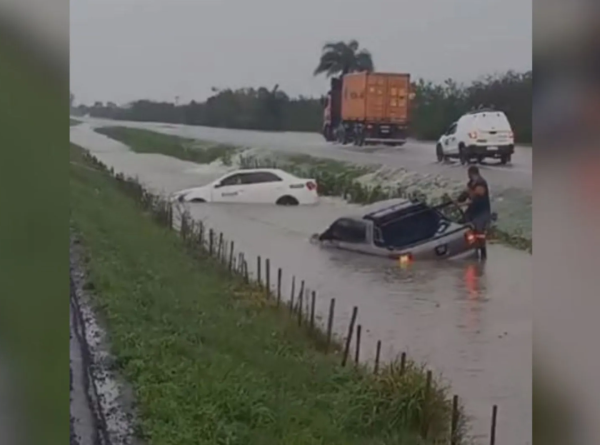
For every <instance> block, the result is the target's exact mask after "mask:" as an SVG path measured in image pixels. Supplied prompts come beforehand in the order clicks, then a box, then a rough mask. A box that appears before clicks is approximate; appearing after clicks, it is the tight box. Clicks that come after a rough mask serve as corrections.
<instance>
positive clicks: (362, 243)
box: [311, 200, 477, 263]
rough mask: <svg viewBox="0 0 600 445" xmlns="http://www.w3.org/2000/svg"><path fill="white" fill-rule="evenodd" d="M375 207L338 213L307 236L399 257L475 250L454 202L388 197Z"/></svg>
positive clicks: (428, 257) (408, 258)
mask: <svg viewBox="0 0 600 445" xmlns="http://www.w3.org/2000/svg"><path fill="white" fill-rule="evenodd" d="M376 207H377V208H375V209H374V210H372V211H369V212H368V213H365V214H363V215H359V216H346V217H342V218H339V219H337V220H336V221H335V222H334V223H333V224H332V225H331V226H330V227H329V228H328V229H327V230H325V231H324V232H323V233H321V234H314V235H313V236H312V237H311V242H313V243H315V244H319V245H321V246H323V247H333V248H338V249H343V250H350V251H353V252H358V253H363V254H368V255H376V256H383V257H388V258H393V259H397V260H399V261H400V262H403V263H410V262H412V261H414V260H438V259H447V258H456V257H469V256H471V255H472V256H474V257H475V256H476V255H477V238H476V236H475V233H474V231H473V227H472V225H471V224H469V223H465V222H463V221H464V213H463V212H462V209H460V207H459V206H458V205H456V204H455V203H454V202H448V203H444V204H440V205H437V206H429V205H427V204H425V203H423V202H419V201H409V200H390V201H383V202H380V203H377V205H376ZM452 213H454V215H458V217H452V216H450V215H451V214H452Z"/></svg>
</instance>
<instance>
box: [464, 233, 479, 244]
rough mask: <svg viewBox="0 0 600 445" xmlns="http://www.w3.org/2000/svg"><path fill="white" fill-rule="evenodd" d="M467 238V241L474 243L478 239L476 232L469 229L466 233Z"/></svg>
mask: <svg viewBox="0 0 600 445" xmlns="http://www.w3.org/2000/svg"><path fill="white" fill-rule="evenodd" d="M465 239H466V240H467V243H469V244H473V243H474V242H475V240H476V239H477V237H476V236H475V234H474V233H473V232H471V231H470V230H469V231H468V232H467V233H465Z"/></svg>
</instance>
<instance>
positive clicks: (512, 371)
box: [71, 126, 531, 444]
mask: <svg viewBox="0 0 600 445" xmlns="http://www.w3.org/2000/svg"><path fill="white" fill-rule="evenodd" d="M71 135H72V139H73V138H76V139H77V142H78V143H79V144H80V145H82V146H85V147H87V148H91V149H93V150H94V151H96V152H97V153H96V154H97V155H98V157H99V158H100V159H101V160H103V161H104V162H106V163H107V164H108V165H112V166H113V167H114V168H115V169H116V170H119V169H121V170H126V171H129V172H131V173H134V174H136V175H138V176H139V178H140V179H141V180H142V181H143V182H145V183H147V184H149V185H151V186H152V187H153V188H154V189H159V190H164V191H167V192H172V191H176V190H178V189H181V188H184V187H186V186H188V185H190V184H192V183H193V184H198V182H199V180H200V177H199V176H198V174H195V173H193V171H190V164H189V163H184V162H181V161H178V160H174V159H170V158H166V157H162V156H153V155H143V156H141V155H135V154H132V153H127V152H123V151H122V150H117V151H113V152H108V151H107V150H102V148H103V147H105V144H106V142H105V138H104V137H103V136H100V135H95V134H94V133H91V132H90V131H89V130H86V129H85V127H83V128H82V126H78V127H73V129H71ZM207 181H208V179H207ZM189 208H190V211H191V213H192V215H193V216H194V217H195V218H197V219H201V220H203V221H204V222H205V223H206V224H207V225H208V226H209V227H212V228H214V229H217V230H218V231H220V232H223V233H224V234H225V235H226V236H229V237H231V238H232V239H233V240H234V241H235V247H236V250H239V251H241V252H244V253H245V254H246V258H248V262H249V267H250V272H251V273H252V272H253V268H255V265H256V257H257V256H258V255H260V256H261V257H262V258H263V259H266V258H269V259H270V262H271V265H272V267H273V268H279V267H281V268H282V270H283V289H284V290H283V292H282V293H283V296H284V298H285V297H287V296H289V293H290V292H289V289H290V288H291V280H292V276H295V277H296V283H299V281H300V280H305V281H306V283H307V286H308V287H310V289H314V290H317V292H318V298H317V306H316V310H317V313H318V314H319V315H320V316H321V318H322V319H326V315H327V310H328V308H329V301H330V299H331V298H335V299H336V311H337V313H336V314H335V323H334V327H335V330H336V332H338V333H340V334H342V333H345V332H346V329H347V324H348V322H349V318H350V313H351V311H352V307H353V306H358V308H359V310H358V323H360V324H361V325H362V326H363V333H364V334H363V345H362V347H361V351H364V353H363V358H364V359H365V360H372V359H373V358H374V353H375V344H376V343H377V341H378V340H381V341H382V358H384V359H391V358H393V357H395V356H396V355H397V354H399V353H401V352H402V351H407V352H408V353H409V355H410V356H412V357H414V358H416V359H417V360H422V361H425V362H427V363H428V365H430V366H431V367H432V368H433V369H434V370H435V371H436V372H439V373H442V374H443V376H444V377H445V378H447V379H448V380H449V383H451V385H452V390H453V391H455V392H456V393H457V394H459V396H460V397H461V398H463V399H464V402H465V404H466V408H467V411H468V413H469V414H471V415H472V416H473V417H474V421H473V433H474V434H475V435H476V436H479V437H485V436H487V434H488V432H489V417H490V414H491V406H492V404H497V405H498V406H499V410H500V413H499V418H498V438H499V441H500V442H501V443H507V444H525V443H529V441H530V437H531V256H530V255H529V254H526V253H522V252H518V251H515V250H512V249H508V248H505V247H503V246H499V245H491V246H490V247H489V259H488V261H487V263H486V264H481V263H478V262H476V261H475V260H450V261H446V262H436V263H414V264H412V265H411V266H410V267H409V268H406V269H405V268H401V267H399V265H398V263H396V262H394V261H390V260H389V259H386V258H378V257H370V256H363V255H359V254H353V253H350V252H345V251H340V250H332V249H325V248H321V247H319V246H316V245H313V244H311V243H310V242H309V238H310V236H311V235H312V234H313V233H315V232H320V231H322V230H323V229H324V228H325V227H327V226H328V225H329V224H330V223H331V222H332V221H333V220H334V219H335V218H338V217H339V216H342V215H344V214H347V213H349V212H350V213H354V211H355V210H356V209H357V206H349V205H347V204H345V203H343V202H341V201H337V200H327V199H324V200H323V201H322V202H321V203H320V204H319V205H317V206H315V207H284V208H279V207H275V206H264V205H263V206H258V205H256V206H255V205H207V204H192V205H190V206H189ZM274 274H275V272H274V271H273V272H272V273H271V276H274Z"/></svg>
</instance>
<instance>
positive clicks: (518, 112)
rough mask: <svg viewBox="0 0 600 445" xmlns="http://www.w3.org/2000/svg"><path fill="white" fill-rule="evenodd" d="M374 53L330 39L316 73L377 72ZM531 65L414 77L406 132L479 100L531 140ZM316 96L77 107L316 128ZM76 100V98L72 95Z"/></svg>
mask: <svg viewBox="0 0 600 445" xmlns="http://www.w3.org/2000/svg"><path fill="white" fill-rule="evenodd" d="M374 69H375V68H374V65H373V61H372V56H371V54H370V53H369V52H368V51H366V50H364V49H359V45H358V42H356V41H350V42H347V43H345V42H336V43H328V44H326V45H325V46H324V47H323V51H322V54H321V58H320V60H319V64H318V66H317V68H316V69H315V71H314V74H315V75H319V74H325V75H327V76H328V77H331V76H336V75H343V74H346V73H349V72H355V71H370V72H372V71H374ZM532 80H533V79H532V72H531V71H527V72H523V73H518V72H514V71H508V72H506V73H503V74H498V75H490V76H487V77H485V78H482V79H479V80H477V81H474V82H472V83H470V84H466V85H465V84H459V83H457V82H455V81H453V80H451V79H449V80H446V81H445V82H443V83H434V82H430V81H425V80H423V79H418V80H416V81H415V82H413V93H414V98H413V100H412V102H411V110H410V116H411V118H410V121H411V124H410V132H411V135H412V136H413V137H415V138H418V139H427V140H430V139H437V138H438V137H439V136H440V134H441V133H443V132H444V131H445V130H446V129H447V127H448V126H449V125H450V124H451V123H452V122H454V121H455V120H456V119H458V117H460V116H461V115H462V114H464V113H465V112H468V111H470V110H472V109H474V108H478V107H481V106H485V107H494V108H496V109H498V110H502V111H504V112H505V113H506V115H507V116H508V118H509V120H510V122H511V124H512V126H513V130H514V132H515V138H516V140H517V141H518V142H521V143H529V142H531V139H532V116H531V114H532V103H531V102H532ZM321 99H322V98H321V97H317V98H311V97H303V96H300V97H291V96H290V95H288V94H286V93H285V92H284V91H281V90H280V89H279V87H278V85H275V87H273V88H266V87H260V88H241V89H236V90H233V89H223V90H218V89H216V88H213V95H212V96H211V97H209V98H208V99H207V100H206V101H204V102H196V101H191V102H190V103H188V104H181V105H180V104H176V103H174V102H156V101H151V100H138V101H135V102H132V103H130V104H127V105H126V106H118V105H117V104H114V103H111V102H108V103H102V102H96V103H94V104H93V105H78V106H75V107H74V108H72V112H73V113H74V114H79V115H86V114H89V115H90V116H92V117H100V118H109V119H116V120H130V121H143V122H165V123H174V124H175V123H177V124H187V125H203V126H210V127H222V128H237V129H252V130H263V131H310V132H320V131H321V125H322V116H323V106H322V104H321ZM71 100H73V97H71Z"/></svg>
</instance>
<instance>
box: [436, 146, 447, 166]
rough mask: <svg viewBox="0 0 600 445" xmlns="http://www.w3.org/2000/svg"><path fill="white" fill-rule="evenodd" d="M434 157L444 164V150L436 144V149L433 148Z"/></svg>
mask: <svg viewBox="0 0 600 445" xmlns="http://www.w3.org/2000/svg"><path fill="white" fill-rule="evenodd" d="M435 155H436V157H437V160H438V162H444V161H445V160H446V156H444V150H443V149H442V146H441V145H440V144H437V147H435Z"/></svg>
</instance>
